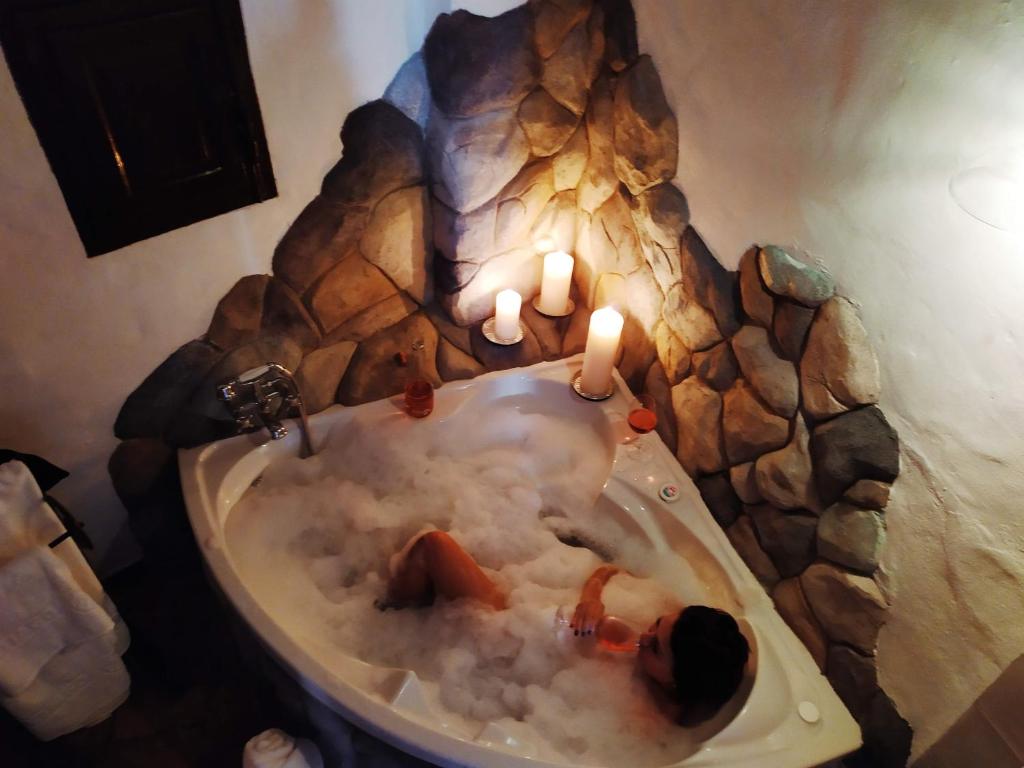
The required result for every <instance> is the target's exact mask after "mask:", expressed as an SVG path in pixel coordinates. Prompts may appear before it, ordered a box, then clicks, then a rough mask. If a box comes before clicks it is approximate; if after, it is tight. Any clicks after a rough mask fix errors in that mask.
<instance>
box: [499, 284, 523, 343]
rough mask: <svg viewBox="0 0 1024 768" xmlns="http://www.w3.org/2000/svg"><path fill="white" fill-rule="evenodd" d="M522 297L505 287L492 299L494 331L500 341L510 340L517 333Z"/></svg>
mask: <svg viewBox="0 0 1024 768" xmlns="http://www.w3.org/2000/svg"><path fill="white" fill-rule="evenodd" d="M522 303H523V297H522V296H520V295H519V294H518V293H516V292H515V291H513V290H512V289H511V288H506V289H505V290H504V291H501V292H500V293H498V295H497V296H496V297H495V299H494V333H495V335H496V336H497V337H498V338H499V339H501V340H502V341H512V340H513V339H514V338H515V337H516V336H518V335H519V307H520V306H522Z"/></svg>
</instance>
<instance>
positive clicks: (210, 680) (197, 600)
mask: <svg viewBox="0 0 1024 768" xmlns="http://www.w3.org/2000/svg"><path fill="white" fill-rule="evenodd" d="M164 573H166V571H164ZM106 587H107V591H108V593H109V594H110V596H111V597H112V598H113V600H114V602H115V604H116V605H117V606H118V609H119V610H120V612H121V614H122V616H123V617H124V619H125V621H126V622H127V624H128V627H129V629H130V631H131V632H132V645H131V648H130V649H129V650H128V652H127V653H126V654H125V664H126V665H127V666H128V670H129V672H130V673H131V677H132V690H131V696H130V697H129V698H128V701H126V702H125V703H124V704H122V705H121V707H120V708H118V710H117V711H116V712H115V713H114V715H113V716H112V717H110V718H108V719H107V720H106V721H104V722H103V723H100V724H99V725H97V726H94V727H91V728H85V729H82V730H80V731H78V732H76V733H73V734H69V735H68V736H64V737H62V738H60V739H56V740H54V741H52V742H48V743H41V742H39V741H37V740H36V739H35V738H33V737H32V736H31V734H29V733H28V732H27V731H26V730H25V729H24V728H23V727H22V726H21V725H20V724H19V723H18V722H17V721H16V720H14V719H13V718H11V717H10V716H9V715H8V714H7V713H6V712H4V711H3V710H2V709H0V764H2V765H3V766H4V768H49V767H50V766H53V768H93V767H96V768H143V767H144V768H207V767H209V768H226V767H228V766H239V765H241V760H242V749H243V746H244V745H245V742H246V741H248V739H250V738H251V737H252V736H254V735H256V734H257V733H259V732H260V731H262V730H264V729H265V728H270V727H283V728H286V729H287V728H289V726H291V728H292V732H297V731H301V728H302V726H301V725H298V726H297V725H296V724H294V723H289V718H288V715H287V714H286V713H285V711H284V710H283V708H282V707H281V705H280V704H279V703H278V701H277V699H276V698H275V697H274V695H273V692H272V691H271V690H270V688H269V686H268V685H267V684H265V683H263V682H261V681H260V678H259V676H257V675H254V674H253V673H251V672H250V671H248V670H247V669H246V668H245V667H244V666H243V663H242V661H241V655H240V653H239V649H238V646H237V645H236V644H235V642H234V640H233V637H232V632H231V627H230V626H229V624H228V621H227V620H226V618H225V615H226V613H227V612H226V610H225V609H224V607H223V606H220V605H219V604H218V603H217V598H216V597H215V596H214V595H213V594H212V592H210V590H209V589H208V588H207V587H206V586H205V584H203V583H202V582H201V581H200V582H199V583H197V582H196V579H195V571H193V575H192V576H186V577H183V578H181V579H178V580H177V581H176V582H175V583H173V584H169V583H168V582H167V580H166V579H163V578H162V579H157V578H155V577H154V575H153V573H152V569H150V568H148V567H147V566H146V564H145V563H140V564H138V565H136V566H133V567H131V568H129V569H127V570H125V571H123V572H121V573H119V574H117V576H115V577H114V578H113V579H112V580H111V581H110V582H109V583H107V584H106ZM297 735H304V734H297Z"/></svg>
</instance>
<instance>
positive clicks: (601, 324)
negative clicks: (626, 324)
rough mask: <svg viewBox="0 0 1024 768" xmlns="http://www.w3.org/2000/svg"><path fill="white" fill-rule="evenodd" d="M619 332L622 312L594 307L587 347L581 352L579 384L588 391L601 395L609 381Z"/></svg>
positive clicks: (616, 350) (617, 348)
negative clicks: (581, 366) (595, 309)
mask: <svg viewBox="0 0 1024 768" xmlns="http://www.w3.org/2000/svg"><path fill="white" fill-rule="evenodd" d="M620 335H622V315H620V314H619V313H618V312H616V311H615V310H614V309H612V308H611V307H604V308H602V309H599V310H597V311H596V312H594V314H592V315H591V316H590V331H589V332H588V333H587V348H586V351H585V352H584V353H583V376H582V380H581V381H580V385H581V386H582V389H583V391H584V392H586V393H587V394H588V395H603V394H604V393H605V392H607V391H608V389H609V387H610V385H611V381H612V368H613V367H614V366H615V355H616V353H618V351H619V336H620Z"/></svg>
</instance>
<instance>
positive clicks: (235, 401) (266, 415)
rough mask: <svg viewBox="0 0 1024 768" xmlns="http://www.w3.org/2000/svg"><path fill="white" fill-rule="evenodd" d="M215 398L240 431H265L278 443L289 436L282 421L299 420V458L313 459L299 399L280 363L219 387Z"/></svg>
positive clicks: (250, 371)
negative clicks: (290, 417) (300, 438)
mask: <svg viewBox="0 0 1024 768" xmlns="http://www.w3.org/2000/svg"><path fill="white" fill-rule="evenodd" d="M217 398H218V399H219V400H221V401H222V402H223V403H224V405H225V407H226V408H227V409H228V411H229V412H230V413H231V417H232V418H233V419H234V421H235V424H236V425H237V426H238V429H239V430H240V431H242V432H251V431H253V430H256V429H260V428H261V427H266V429H267V431H268V432H269V433H270V439H271V440H280V439H281V438H283V437H285V436H287V435H288V428H287V427H285V426H284V425H283V424H282V423H281V419H283V418H287V417H288V416H291V415H296V416H298V418H299V428H300V431H301V437H302V447H301V449H300V454H299V455H300V457H301V458H307V457H309V456H312V455H313V444H312V441H311V440H310V437H309V420H308V419H307V417H306V409H305V407H304V406H303V403H302V395H301V393H300V392H299V387H298V385H297V384H296V383H295V377H294V376H292V373H291V371H289V370H288V369H287V368H285V367H284V366H283V365H281V364H280V363H274V362H268V363H267V364H266V365H261V366H258V367H256V368H252V369H250V370H248V371H245V372H244V373H242V374H241V375H240V376H238V378H236V379H232V380H230V381H226V382H224V383H222V384H220V385H219V386H218V387H217Z"/></svg>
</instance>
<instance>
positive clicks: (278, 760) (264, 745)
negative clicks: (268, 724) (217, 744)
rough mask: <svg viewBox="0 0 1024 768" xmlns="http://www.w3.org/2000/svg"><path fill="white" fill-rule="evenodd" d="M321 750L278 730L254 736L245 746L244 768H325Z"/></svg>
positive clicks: (274, 729)
mask: <svg viewBox="0 0 1024 768" xmlns="http://www.w3.org/2000/svg"><path fill="white" fill-rule="evenodd" d="M323 766H324V761H323V757H321V755H320V750H318V749H317V748H316V745H315V744H314V743H313V742H311V741H309V740H308V739H297V740H296V739H293V738H292V737H291V736H289V735H288V734H287V733H285V732H284V731H282V730H279V729H277V728H271V729H270V730H268V731H264V732H263V733H261V734H259V735H257V736H253V737H252V738H251V739H249V741H248V742H246V744H245V751H244V752H243V753H242V768H323Z"/></svg>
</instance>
